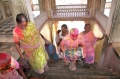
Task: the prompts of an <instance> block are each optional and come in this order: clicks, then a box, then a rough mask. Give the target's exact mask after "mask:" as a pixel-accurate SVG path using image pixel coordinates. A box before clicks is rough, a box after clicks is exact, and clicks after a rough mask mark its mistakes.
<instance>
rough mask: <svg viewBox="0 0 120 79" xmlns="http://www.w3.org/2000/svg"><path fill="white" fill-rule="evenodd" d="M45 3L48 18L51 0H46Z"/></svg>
mask: <svg viewBox="0 0 120 79" xmlns="http://www.w3.org/2000/svg"><path fill="white" fill-rule="evenodd" d="M45 4H46V11H47V15H48V18H51V12H52V9H51V0H46V3H45Z"/></svg>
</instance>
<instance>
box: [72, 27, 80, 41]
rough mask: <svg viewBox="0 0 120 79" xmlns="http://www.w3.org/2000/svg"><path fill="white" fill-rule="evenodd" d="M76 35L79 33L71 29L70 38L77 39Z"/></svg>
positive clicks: (75, 29)
mask: <svg viewBox="0 0 120 79" xmlns="http://www.w3.org/2000/svg"><path fill="white" fill-rule="evenodd" d="M78 34H79V31H78V29H77V28H72V29H71V30H70V37H71V38H72V39H75V38H77V37H78Z"/></svg>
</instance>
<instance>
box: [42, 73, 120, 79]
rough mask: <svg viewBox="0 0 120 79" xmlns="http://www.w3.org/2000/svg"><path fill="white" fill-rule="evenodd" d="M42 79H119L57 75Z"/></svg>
mask: <svg viewBox="0 0 120 79" xmlns="http://www.w3.org/2000/svg"><path fill="white" fill-rule="evenodd" d="M44 79H120V77H118V76H97V75H72V74H71V75H66V74H64V75H59V74H53V75H49V74H47V75H46V77H45V78H44Z"/></svg>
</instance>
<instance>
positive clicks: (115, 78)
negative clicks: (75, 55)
mask: <svg viewBox="0 0 120 79" xmlns="http://www.w3.org/2000/svg"><path fill="white" fill-rule="evenodd" d="M48 65H49V70H48V71H47V72H45V73H44V74H42V75H37V74H35V73H34V72H33V71H30V72H29V75H30V74H31V77H32V78H36V79H120V75H119V74H118V73H115V72H112V71H110V70H108V69H106V68H100V67H97V65H95V68H92V69H90V68H84V66H83V64H82V62H77V64H76V66H77V69H76V70H75V71H70V70H69V66H65V65H64V62H63V60H59V61H56V62H54V63H49V64H48Z"/></svg>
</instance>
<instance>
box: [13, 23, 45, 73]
mask: <svg viewBox="0 0 120 79" xmlns="http://www.w3.org/2000/svg"><path fill="white" fill-rule="evenodd" d="M13 36H14V42H20V46H21V47H22V48H23V49H24V51H25V53H26V55H27V56H28V57H29V61H30V64H31V66H32V68H33V70H34V71H35V72H37V73H39V74H42V73H43V72H44V67H45V66H46V65H47V61H46V57H45V50H44V48H43V47H42V46H41V45H40V35H39V33H38V30H37V28H36V27H35V25H34V24H33V23H30V22H28V25H27V27H26V29H25V30H21V29H20V28H19V26H16V27H15V28H14V30H13Z"/></svg>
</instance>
